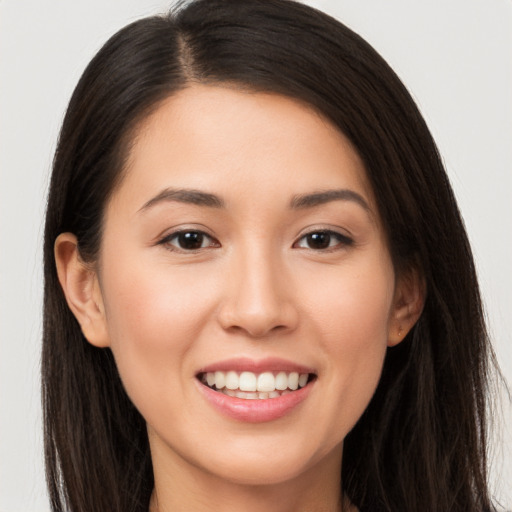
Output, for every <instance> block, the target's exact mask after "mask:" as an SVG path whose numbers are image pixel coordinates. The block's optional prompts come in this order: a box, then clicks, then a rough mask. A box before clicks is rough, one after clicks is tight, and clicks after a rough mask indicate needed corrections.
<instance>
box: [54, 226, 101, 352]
mask: <svg viewBox="0 0 512 512" xmlns="http://www.w3.org/2000/svg"><path fill="white" fill-rule="evenodd" d="M54 253H55V262H56V265H57V275H58V277H59V282H60V285H61V287H62V290H63V292H64V295H65V297H66V301H67V303H68V306H69V309H71V311H72V313H73V314H74V315H75V318H76V319H77V321H78V323H79V324H80V327H81V329H82V333H83V334H84V336H85V338H86V339H87V341H89V343H91V344H92V345H95V346H97V347H102V348H103V347H108V346H109V345H110V341H109V337H108V331H107V324H106V319H105V311H104V306H103V297H102V295H101V289H100V286H99V282H98V276H97V274H96V272H95V271H94V270H93V269H91V268H90V266H88V265H87V264H86V263H85V262H83V261H82V259H81V258H80V254H79V252H78V242H77V239H76V236H75V235H73V234H72V233H61V234H60V235H59V236H58V237H57V239H56V240H55V246H54Z"/></svg>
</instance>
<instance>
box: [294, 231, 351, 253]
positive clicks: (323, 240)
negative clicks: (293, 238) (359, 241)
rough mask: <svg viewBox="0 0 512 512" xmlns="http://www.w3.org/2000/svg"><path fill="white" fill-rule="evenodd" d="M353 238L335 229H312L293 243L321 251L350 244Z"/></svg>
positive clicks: (296, 245)
mask: <svg viewBox="0 0 512 512" xmlns="http://www.w3.org/2000/svg"><path fill="white" fill-rule="evenodd" d="M352 243H353V240H352V239H350V238H348V237H347V236H344V235H342V234H341V233H336V232H335V231H327V230H326V231H313V232H311V233H308V234H307V235H304V236H303V237H302V238H300V239H299V241H298V242H297V243H296V244H295V247H300V248H304V249H313V250H315V251H321V250H325V249H334V248H336V247H340V248H341V247H343V246H347V245H351V244H352Z"/></svg>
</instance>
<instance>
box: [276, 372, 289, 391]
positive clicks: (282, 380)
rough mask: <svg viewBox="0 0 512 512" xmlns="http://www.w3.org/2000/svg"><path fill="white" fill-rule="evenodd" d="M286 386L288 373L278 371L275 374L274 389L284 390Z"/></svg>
mask: <svg viewBox="0 0 512 512" xmlns="http://www.w3.org/2000/svg"><path fill="white" fill-rule="evenodd" d="M287 387H288V375H286V373H285V372H279V373H278V374H277V375H276V389H279V390H280V391H284V390H285V389H286V388H287Z"/></svg>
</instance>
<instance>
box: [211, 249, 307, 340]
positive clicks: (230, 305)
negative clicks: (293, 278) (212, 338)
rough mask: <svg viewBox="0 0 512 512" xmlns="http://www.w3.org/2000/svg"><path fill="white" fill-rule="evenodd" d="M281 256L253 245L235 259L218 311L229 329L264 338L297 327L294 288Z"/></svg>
mask: <svg viewBox="0 0 512 512" xmlns="http://www.w3.org/2000/svg"><path fill="white" fill-rule="evenodd" d="M278 259H279V258H278V257H276V256H275V255H274V256H272V255H271V254H269V253H268V251H267V253H264V252H263V251H261V250H260V251H258V250H255V249H254V247H253V248H252V250H250V249H249V250H247V251H245V252H244V253H242V254H240V255H239V256H238V257H236V258H235V261H234V262H232V264H231V265H230V268H229V274H228V276H227V280H226V293H225V295H224V300H223V302H222V304H221V305H220V308H219V312H218V319H219V323H220V324H221V326H222V327H223V328H224V329H225V330H229V331H232V332H233V331H234V332H240V333H244V334H245V335H247V336H250V337H251V338H263V337H265V336H269V335H270V334H272V333H276V332H278V331H279V332H288V331H292V330H294V329H295V328H296V326H297V323H298V319H299V314H298V311H297V308H296V303H295V300H294V294H293V288H292V286H291V283H290V282H289V279H287V277H286V275H287V272H286V271H284V269H283V265H282V264H280V262H279V261H278Z"/></svg>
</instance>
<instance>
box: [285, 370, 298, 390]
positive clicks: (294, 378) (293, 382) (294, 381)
mask: <svg viewBox="0 0 512 512" xmlns="http://www.w3.org/2000/svg"><path fill="white" fill-rule="evenodd" d="M288 387H289V388H290V389H291V390H292V391H295V390H296V389H298V387H299V374H298V373H297V372H292V373H290V375H289V376H288Z"/></svg>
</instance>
